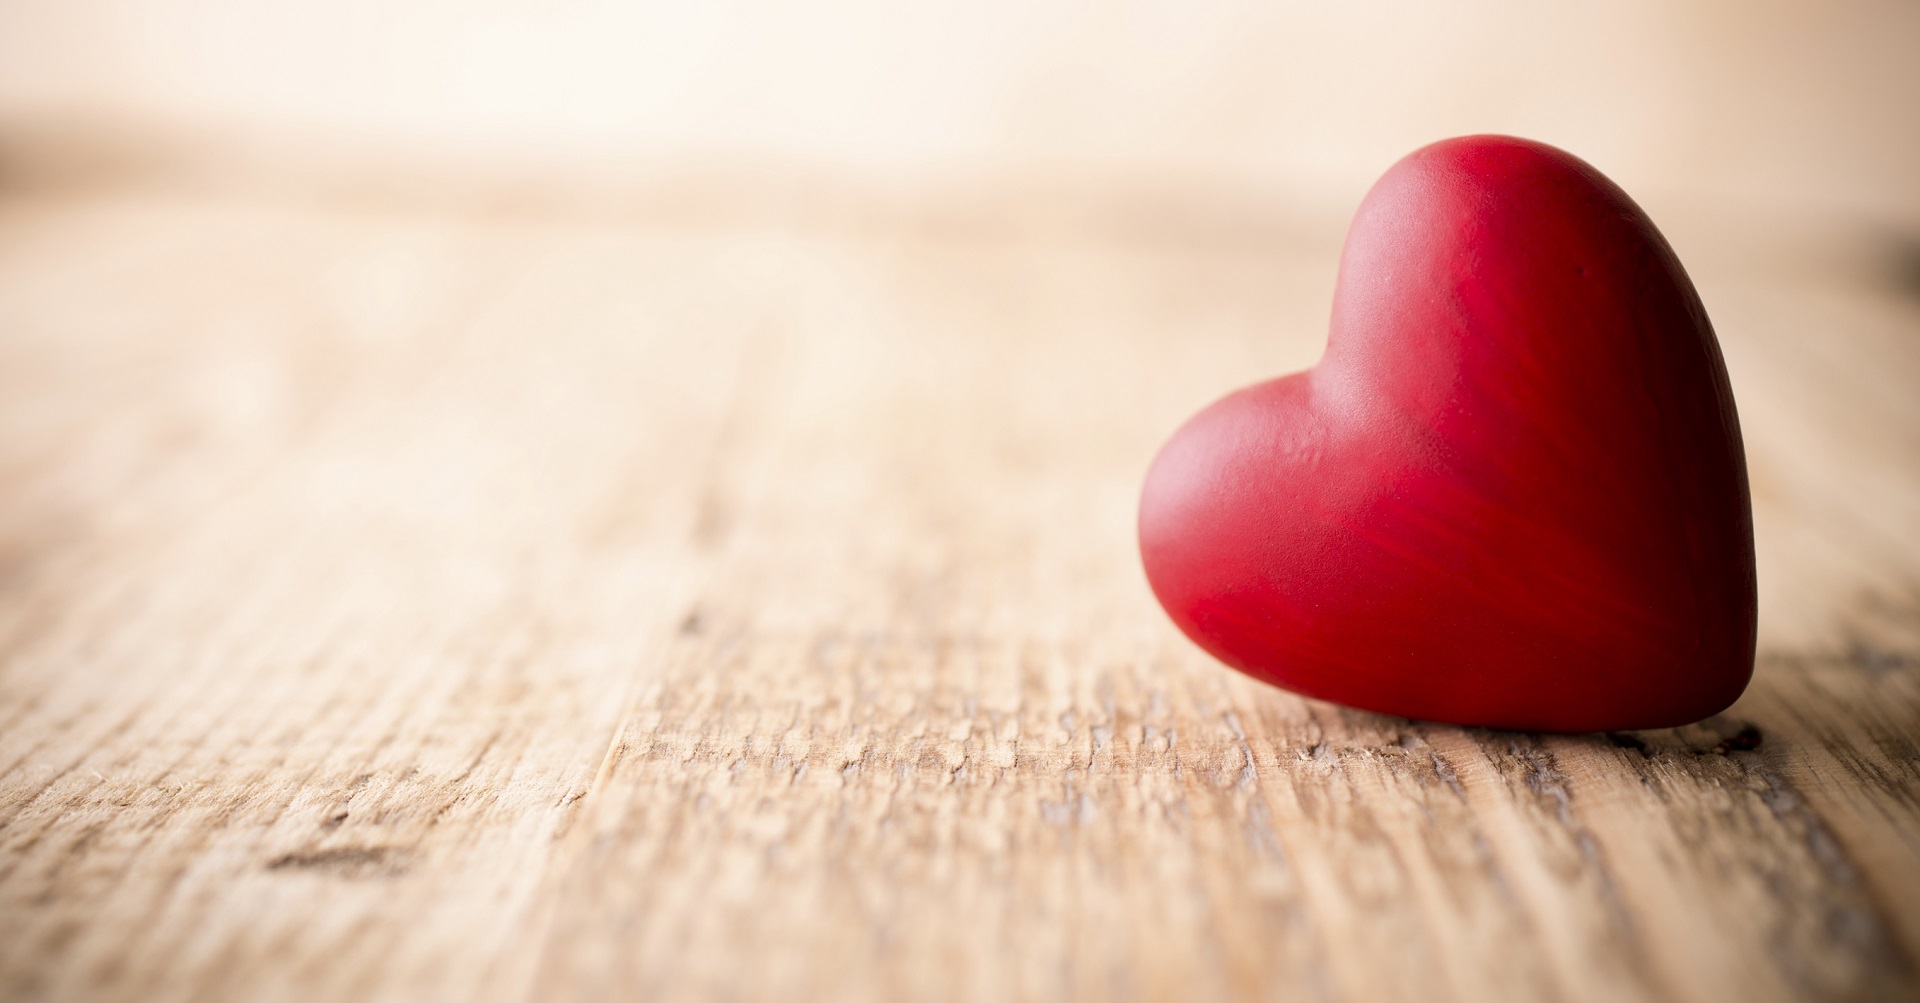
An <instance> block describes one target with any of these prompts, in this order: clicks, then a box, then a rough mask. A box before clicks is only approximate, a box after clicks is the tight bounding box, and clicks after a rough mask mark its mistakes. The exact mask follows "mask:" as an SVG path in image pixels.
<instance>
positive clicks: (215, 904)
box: [0, 164, 1920, 1003]
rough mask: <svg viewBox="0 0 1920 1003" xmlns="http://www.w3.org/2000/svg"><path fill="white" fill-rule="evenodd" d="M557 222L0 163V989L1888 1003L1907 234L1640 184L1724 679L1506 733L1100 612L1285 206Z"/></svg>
mask: <svg viewBox="0 0 1920 1003" xmlns="http://www.w3.org/2000/svg"><path fill="white" fill-rule="evenodd" d="M1602 166H1603V167H1604V166H1605V165H1602ZM1629 187H1631V184H1630V183H1629ZM569 190H570V189H567V188H566V187H565V186H564V185H563V186H549V187H542V186H541V185H540V184H538V183H534V182H528V183H526V184H520V183H517V182H515V183H504V182H503V183H502V184H501V185H498V186H494V187H488V186H487V185H468V186H464V187H463V186H461V185H438V184H435V183H434V182H433V181H431V180H430V179H425V180H423V179H422V178H421V177H415V178H413V179H412V180H408V179H407V178H406V177H396V178H385V177H375V176H372V175H368V176H360V175H355V174H353V173H352V172H350V171H349V172H346V173H344V174H337V175H327V174H325V172H324V171H317V172H316V173H314V174H313V175H312V176H303V177H302V178H301V179H298V180H295V181H288V182H272V183H269V182H258V183H250V182H246V181H245V180H244V179H242V180H232V179H227V180H218V181H217V183H216V181H210V180H208V177H207V176H206V175H204V174H202V173H196V172H195V171H194V170H189V169H183V168H178V167H177V166H175V167H168V166H166V165H164V164H163V165H161V166H153V167H139V166H137V165H136V166H134V167H128V166H126V165H120V166H116V167H111V168H110V169H109V168H102V169H100V170H98V171H83V170H69V169H66V168H64V167H63V168H62V169H60V170H48V171H44V172H39V173H36V171H35V170H34V169H32V168H31V165H28V166H27V167H20V168H19V169H18V170H16V171H14V172H13V173H12V174H10V175H9V180H8V181H7V183H6V186H5V187H4V188H0V997H4V998H5V999H8V1000H40V999H46V1000H56V999H58V1000H94V999H98V1000H141V1001H168V1000H273V999H289V1000H309V999H313V1000H318V999H353V1000H387V999H426V1000H474V999H481V1000H528V999H536V1000H548V999H596V1000H597V999H620V998H630V999H648V1000H655V999H658V1000H676V999H712V1000H789V999H814V998H818V999H835V1000H903V999H927V1000H940V999H967V1000H1014V999H1032V1000H1053V999H1089V1000H1096V999H1097V1000H1156V999H1166V1000H1173V999H1182V1000H1184V999H1275V1000H1278V999H1286V1000H1315V999H1326V1000H1384V999H1392V1000H1468V999H1506V1000H1547V999H1572V1000H1586V999H1592V1000H1634V999H1673V1000H1689V1001H1701V1003H1709V1001H1712V1003H1718V1001H1725V1000H1740V1001H1743V1003H1748V1001H1760V1000H1779V999H1792V998H1805V999H1848V1000H1854V999H1858V1000H1883V999H1895V998H1901V997H1909V998H1911V997H1913V996H1914V995H1915V994H1916V993H1920V279H1917V278H1916V275H1920V264H1917V262H1920V249H1916V248H1914V247H1911V246H1906V245H1903V244H1901V243H1899V242H1897V241H1893V240H1890V239H1886V238H1884V235H1880V234H1874V233H1866V232H1855V231H1853V230H1849V229H1846V228H1845V227H1840V226H1830V225H1827V224H1826V223H1823V222H1822V221H1821V220H1819V219H1809V220H1799V221H1796V220H1793V219H1771V218H1764V217H1756V216H1755V215H1753V214H1750V213H1745V212H1742V211H1734V209H1713V208H1703V207H1700V206H1696V205H1689V204H1672V203H1660V202H1649V203H1648V208H1649V210H1650V211H1651V212H1652V214H1653V215H1654V217H1655V219H1656V220H1657V221H1658V222H1659V223H1660V224H1661V225H1662V226H1663V227H1664V228H1665V229H1666V230H1667V233H1668V235H1669V237H1670V238H1671V239H1672V240H1673V242H1674V243H1675V245H1676V246H1677V248H1678V249H1679V251H1680V254H1681V257H1682V258H1683V260H1685V261H1686V262H1687V263H1688V266H1689V268H1690V269H1691V270H1692V273H1693V275H1694V277H1695V280H1696V281H1697V283H1698V284H1699V287H1700V289H1701V292H1702V294H1703V296H1704V298H1705V300H1706V303H1707V305H1708V308H1709V310H1710V311H1711V312H1712V315H1713V317H1714V319H1715V321H1716V324H1717V326H1718V329H1719V331H1720V335H1721V338H1722V340H1723V343H1724V346H1725V350H1726V355H1727V359H1728V364H1729V367H1730V369H1731V372H1732V377H1733V383H1734V388H1735V391H1736V394H1737V396H1738V401H1739V406H1740V409H1741V417H1742V420H1743V423H1744V426H1745V431H1746V441H1747V448H1748V451H1749V462H1750V464H1751V469H1752V475H1753V489H1754V503H1755V509H1756V517H1757V522H1758V527H1759V531H1758V532H1759V551H1760V562H1761V564H1760V572H1761V586H1762V596H1763V597H1762V605H1763V610H1762V620H1763V626H1762V628H1761V630H1762V637H1761V654H1760V660H1759V666H1758V670H1757V672H1756V675H1755V678H1754V682H1753V685H1752V688H1751V689H1750V690H1749V691H1748V692H1747V694H1746V696H1745V697H1744V698H1743V699H1742V700H1741V701H1740V702H1739V703H1738V704H1736V705H1735V706H1734V707H1733V708H1732V709H1731V710H1729V711H1728V712H1726V713H1725V714H1722V715H1720V716H1718V717H1715V718H1713V719H1711V720H1708V721H1705V722H1703V723H1701V724H1698V725H1695V726H1691V727H1687V728H1681V729H1676V730H1670V731H1652V732H1639V733H1632V734H1611V735H1582V736H1543V735H1534V734H1522V733H1509V732H1497V731H1486V730H1475V729H1464V728H1457V727H1449V726H1439V725H1432V724H1423V723H1419V722H1412V721H1405V720H1400V719H1395V718H1388V717H1382V716H1378V715H1374V714H1367V713H1359V712H1353V711H1347V710H1343V709H1341V708H1338V707H1335V706H1331V705H1328V704H1324V703H1318V702H1314V701H1310V700H1305V699H1301V698H1297V697H1294V696H1291V695H1289V694H1287V693H1284V692H1281V691H1278V690H1275V689H1272V688H1269V687H1266V686H1263V685H1260V684H1257V683H1254V682H1252V681H1250V680H1247V679H1244V678H1241V677H1239V676H1237V675H1235V674H1233V673H1231V672H1229V671H1227V670H1225V669H1223V668H1222V667H1220V666H1219V665H1217V664H1215V663H1213V662H1212V661H1210V660H1209V659H1208V658H1207V657H1205V656H1204V655H1203V654H1201V653H1200V652H1198V651H1197V650H1196V649H1195V648H1193V647H1192V646H1191V645H1190V644H1188V643H1187V642H1186V641H1185V640H1183V639H1182V638H1181V637H1180V636H1179V635H1178V634H1177V632H1176V631H1175V630H1174V629H1173V628H1172V627H1171V626H1170V624H1169V623H1168V622H1167V620H1166V619H1165V617H1164V616H1163V615H1162V614H1161V613H1160V612H1159V610H1158V609H1157V608H1156V606H1155V605H1154V602H1153V600H1152V598H1151V596H1150V595H1149V593H1148V591H1147V589H1146V587H1145V584H1144V581H1143V579H1142V576H1141V573H1140V571H1139V567H1138V563H1137V558H1136V555H1135V550H1134V545H1133V538H1132V527H1133V522H1132V520H1133V516H1134V502H1135V493H1136V491H1137V488H1138V484H1139V480H1140V477H1141V474H1142V472H1143V471H1144V468H1145V465H1146V463H1147V461H1148V459H1149V458H1150V457H1151V455H1152V452H1153V450H1154V449H1155V448H1156V447H1157V446H1158V445H1159V443H1160V442H1161V441H1162V440H1163V438H1164V437H1165V435H1166V434H1167V433H1168V432H1169V431H1170V430H1171V429H1172V428H1173V427H1174V425H1175V424H1176V423H1177V422H1178V421H1179V420H1180V419H1182V418H1183V417H1184V416H1185V415H1187V414H1189V413H1190V412H1192V411H1193V410H1194V409H1196V408H1197V407H1198V406H1200V405H1201V404H1203V403H1205V402H1207V401H1208V400H1210V399H1212V398H1213V397H1215V396H1217V395H1218V394H1219V393H1221V392H1222V391H1224V390H1225V389H1227V388H1230V387H1233V386H1237V385H1240V384H1244V383H1247V382H1251V381H1253V380H1256V379H1260V378H1264V377H1265V376H1268V375H1272V374H1276V373H1279V372H1281V371H1285V370H1288V369H1292V368H1297V367H1300V366H1303V365H1306V364H1309V363H1311V362H1312V361H1313V359H1314V358H1315V357H1316V356H1317V354H1318V351H1319V346H1320V343H1321V340H1322V338H1323V335H1324V323H1325V317H1326V311H1327V302H1328V297H1329V294H1330V291H1331V287H1332V280H1333V266H1334V262H1335V255H1336V254H1337V251H1338V247H1339V241H1340V238H1341V234H1342V232H1343V230H1344V225H1345V217H1346V215H1347V213H1349V212H1350V211H1351V205H1333V206H1322V207H1307V208H1300V207H1293V208H1289V207H1287V206H1286V205H1284V204H1281V203H1278V202H1272V201H1263V200H1262V199H1261V198H1259V197H1257V193H1245V192H1243V193H1233V192H1225V193H1221V192H1213V193H1206V194H1202V193H1198V192H1194V191H1187V190H1182V189H1179V188H1178V187H1172V188H1167V189H1151V188H1143V189H1137V190H1136V189H1124V188H1115V189H1113V190H1106V189H1101V188H1098V187H1097V186H1096V187H1093V188H1088V187H1084V186H1075V185H1070V184H1052V185H1050V184H1047V183H1044V182H1041V181H1008V182H1006V183H1004V184H1001V183H997V182H991V181H983V182H981V183H979V184H976V185H972V186H970V187H965V186H963V187H956V188H954V189H953V190H950V191H944V192H941V193H938V194H937V195H928V196H924V197H911V198H909V197H895V196H892V195H888V194H886V193H878V192H874V191H870V190H865V189H862V188H860V187H858V186H838V187H836V186H835V185H833V184H831V183H826V182H822V183H818V184H811V183H798V182H793V181H792V180H791V179H784V178H781V177H777V176H764V175H755V174H753V173H752V172H745V173H741V174H738V175H733V176H721V177H718V178H706V179H701V178H698V177H694V176H688V177H678V178H676V177H671V176H661V177H655V178H651V179H644V180H641V181H634V182H632V183H630V184H627V185H626V186H624V187H619V188H617V189H615V190H610V191H605V192H601V193H599V194H598V195H596V196H595V197H594V198H593V199H591V200H586V201H581V200H578V199H574V198H570V197H569V196H568V194H567V193H568V191H569ZM1736 208H1737V207H1736Z"/></svg>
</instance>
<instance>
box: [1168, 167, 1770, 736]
mask: <svg viewBox="0 0 1920 1003" xmlns="http://www.w3.org/2000/svg"><path fill="white" fill-rule="evenodd" d="M1140 550H1141V555H1142V557H1143V559H1144V560H1145V563H1146V569H1147V577H1148V579H1149V580H1150V581H1151V582H1152V585H1153V590H1154V593H1155V594H1156V595H1157V596H1159V599H1160V602H1161V605H1163V606H1165V607H1166V610H1167V612H1168V613H1169V614H1171V615H1172V617H1173V619H1174V622H1175V623H1177V624H1178V625H1179V626H1180V629H1181V630H1183V631H1185V632H1186V633H1187V636H1189V637H1191V638H1193V640H1194V641H1196V642H1198V643H1199V644H1200V646H1201V647H1203V648H1205V649H1207V650H1208V651H1209V652H1212V653H1213V654H1214V655H1215V656H1216V657H1218V658H1220V659H1221V660H1222V661H1224V662H1226V663H1227V664H1229V665H1232V666H1233V667H1235V668H1237V669H1240V670H1241V671H1243V672H1246V673H1247V674H1249V675H1252V676H1255V677H1257V678H1259V679H1264V680H1266V681H1268V682H1271V683H1275V684H1277V685H1280V686H1284V687H1286V688H1287V689H1290V690H1294V691H1297V692H1299V693H1303V694H1306V695H1308V696H1313V697H1319V698H1321V699H1325V700H1332V701H1335V702H1337V703H1343V704H1348V705H1350V706H1354V707H1361V708H1365V709H1368V710H1376V711H1384V712H1386V713H1390V714H1398V715H1401V716H1404V717H1412V718H1426V719H1430V720H1435V721H1448V722H1453V723H1457V724H1470V725H1485V726H1490V727H1500V728H1527V729H1542V730H1551V731H1594V730H1603V729H1626V728H1654V727H1666V726H1670V725H1678V724H1684V723H1686V722H1689V721H1695V720H1698V719H1700V718H1702V717H1705V716H1707V715H1709V714H1712V713H1714V712H1716V711H1719V710H1721V709H1723V708H1725V707H1726V706H1727V705H1728V704H1731V703H1732V702H1733V701H1734V699H1735V698H1737V697H1738V696H1739V695H1740V691H1741V690H1742V689H1744V688H1745V687H1746V684H1747V679H1748V677H1749V676H1750V675H1751V674H1752V671H1753V651H1754V629H1755V615H1756V611H1755V591H1754V563H1753V516H1752V510H1751V507H1750V503H1749V501H1748V497H1747V473H1746V461H1745V459H1744V456H1743V454H1742V451H1741V446H1740V425H1739V419H1738V418H1737V417H1736V416H1735V414H1734V408H1733V392H1732V390H1731V388H1730V387H1729V386H1728V383H1727V373H1726V367H1725V365H1724V364H1723V363H1722V362H1721V358H1720V346H1719V343H1718V342H1717V341H1715V339H1714V336H1713V328H1712V326H1711V325H1710V324H1709V323H1708V321H1707V314H1706V310H1705V309H1704V308H1703V307H1702V306H1701V305H1700V298H1699V296H1698V295H1696V294H1695V293H1694V291H1693V285H1692V283H1691V282H1689V281H1688V279H1687V275H1686V272H1685V271H1683V270H1682V269H1681V267H1680V261H1679V259H1678V258H1676V257H1675V256H1674V253H1673V250H1672V249H1671V248H1669V247H1668V246H1667V243H1666V241H1665V240H1664V239H1663V238H1662V237H1661V236H1660V233H1659V231H1657V230H1655V229H1654V227H1653V223H1652V222H1651V221H1649V220H1648V219H1647V217H1646V215H1645V214H1644V213H1642V212H1641V211H1640V208H1639V207H1638V206H1636V205H1634V204H1633V201H1632V200H1631V199H1629V198H1627V195H1626V193H1625V192H1622V191H1621V190H1620V189H1619V188H1618V187H1616V186H1615V185H1614V184H1613V183H1612V182H1610V181H1608V180H1607V179H1606V178H1605V177H1604V176H1602V175H1601V174H1600V172H1598V171H1596V170H1594V169H1593V168H1592V167H1590V166H1588V165H1587V164H1586V163H1584V162H1583V161H1581V160H1579V159H1578V158H1575V157H1573V156H1572V155H1570V154H1567V153H1565V152H1562V151H1560V150H1556V149H1554V148H1553V147H1550V146H1546V145H1543V144H1540V143H1534V142H1529V141H1527V140H1522V139H1513V138H1509V137H1504V136H1469V137H1465V138H1461V139H1450V140H1446V141H1444V142H1440V143H1435V144H1434V145H1432V146H1429V147H1426V148H1425V149H1422V150H1419V151H1416V152H1415V153H1413V154H1412V155H1410V156H1408V157H1407V158H1406V159H1404V160H1402V161H1400V162H1399V163H1398V164H1396V165H1394V167H1393V168H1392V169H1391V170H1389V171H1388V172H1387V173H1386V176H1385V177H1382V178H1381V179H1380V181H1379V182H1378V183H1376V184H1375V185H1374V186H1373V190H1372V191H1371V192H1370V193H1368V195H1367V198H1366V201H1364V202H1363V203H1362V204H1361V206H1360V212H1359V214H1358V215H1357V216H1356V217H1355V218H1354V221H1353V226H1352V228H1351V229H1350V230H1349V231H1348V233H1347V243H1346V249H1345V250H1344V251H1343V252H1342V255H1341V261H1340V278H1339V281H1338V283H1337V285H1336V287H1335V289H1334V296H1333V324H1332V329H1331V333H1330V334H1329V336H1328V339H1327V350H1326V354H1325V356H1324V357H1323V358H1322V359H1321V361H1320V362H1319V364H1318V365H1316V366H1314V367H1313V368H1312V369H1309V370H1307V371H1306V372H1303V373H1295V374H1293V375H1291V376H1284V377H1281V378H1279V379H1276V380H1272V381H1269V382H1266V383H1262V384H1259V385H1257V386H1253V387H1249V388H1247V389H1245V390H1242V391H1240V392H1238V393H1235V394H1232V395H1230V396H1228V397H1226V398H1225V399H1223V400H1220V401H1218V402H1217V403H1215V404H1213V405H1212V406H1211V407H1208V408H1207V409H1206V410H1204V411H1202V412H1200V414H1199V415H1197V416H1195V417H1194V418H1193V419H1192V420H1191V421H1189V422H1187V424H1186V425H1185V426H1184V427H1182V428H1181V429H1180V431H1179V432H1177V433H1176V434H1175V435H1174V437H1173V439H1172V441H1170V442H1168V443H1167V445H1166V447H1165V448H1164V449H1162V450H1161V452H1160V455H1159V457H1158V458H1157V459H1156V460H1155V461H1154V464H1153V468H1152V470H1151V471H1150V472H1149V473H1148V474H1147V484H1146V490H1145V493H1144V495H1143V496H1142V498H1141V502H1140Z"/></svg>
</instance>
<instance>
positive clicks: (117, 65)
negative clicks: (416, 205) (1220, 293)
mask: <svg viewBox="0 0 1920 1003" xmlns="http://www.w3.org/2000/svg"><path fill="white" fill-rule="evenodd" d="M1916 100H1920V10H1916V8H1915V6H1914V5H1913V4H1911V3H1904V2H1898V0H1886V2H1839V3H1777V2H1766V3H1735V2H1726V0H1712V2H1697V3H1661V2H1646V0H1632V2H1627V3H1610V4H1593V5H1586V6H1584V7H1583V8H1574V7H1572V6H1569V5H1557V4H1556V5H1545V4H1501V3H1487V2H1466V3H1446V4H1383V3H1371V2H1366V3H1338V4H1335V3H1310V4H1309V3H1293V4H1271V3H1139V2H1127V3H1115V4H1084V3H1059V2H1038V3H1035V2H1012V3H1007V2H988V3H976V4H941V5H920V4H893V3H847V4H833V5H819V4H780V3H751V2H736V3H716V4H680V3H605V2H591V0H573V2H564V3H556V4H547V3H517V2H502V0H479V2H465V3H461V2H433V0H407V2H400V3H395V2H391V0H388V2H380V0H347V2H342V3H331V4H325V5H313V4H289V3H256V2H246V0H227V2H220V0H174V2H133V0H72V2H62V3H31V2H22V0H8V2H7V3H5V4H0V123H4V127H5V128H6V129H7V135H9V136H10V137H13V138H14V141H15V142H19V141H20V138H19V137H25V136H32V135H39V134H42V133H54V134H60V133H66V132H69V131H71V132H83V133H84V132H89V131H112V130H120V129H125V130H135V131H137V132H138V133H139V134H141V135H143V136H148V137H149V138H154V137H161V138H173V139H182V138H192V139H196V140H200V141H209V140H220V141H227V142H234V143H262V142H284V143H297V144H303V149H306V150H307V151H308V155H309V156H311V155H312V150H313V149H314V148H321V149H324V151H325V152H326V153H327V154H329V155H340V156H359V155H363V154H364V155H372V154H374V153H376V152H378V153H381V154H387V155H392V154H412V155H430V156H434V157H441V158H449V157H458V158H461V159H462V160H465V161H469V162H471V163H477V164H482V165H487V166H490V167H496V168H498V169H502V170H506V169H512V168H515V167H520V168H524V167H526V166H528V165H538V166H549V165H561V164H563V165H567V166H569V167H571V168H574V169H583V168H588V167H591V168H593V169H595V170H602V171H625V170H630V169H634V168H638V167H645V166H657V165H660V164H662V163H678V162H713V161H727V162H744V163H751V164H770V165H781V166H788V167H792V168H794V169H797V170H802V171H806V172H809V173H813V172H818V171H831V172H837V173H842V174H844V175H846V176H847V177H850V178H854V179H858V180H859V181H860V182H862V183H885V184H892V185H907V186H915V185H920V184H925V183H928V182H931V181H934V180H936V179H948V178H953V177H956V176H957V177H962V178H967V177H976V176H981V175H1004V174H1008V173H1013V172H1022V171H1033V172H1044V173H1047V174H1049V175H1060V174H1066V175H1070V176H1076V177H1077V176H1079V175H1083V174H1084V175H1096V176H1103V177H1111V176H1121V177H1131V178H1140V177H1146V178H1167V177H1173V178H1178V179H1181V180H1182V181H1185V182H1188V183H1193V184H1225V185H1231V186H1236V187H1241V188H1254V189H1258V190H1261V191H1266V192H1272V193H1278V194H1280V195H1283V196H1285V197H1288V198H1294V199H1300V200H1312V201H1320V200H1327V201H1331V202H1333V203H1335V204H1337V205H1339V206H1346V205H1348V204H1350V203H1351V202H1352V201H1353V200H1354V198H1355V197H1356V196H1357V193H1358V192H1359V191H1361V190H1364V187H1365V185H1366V184H1367V183H1368V182H1369V181H1370V180H1371V179H1372V178H1373V177H1374V176H1376V175H1377V174H1378V172H1379V171H1380V170H1381V169H1382V168H1383V167H1384V165H1386V164H1388V163H1391V162H1392V161H1393V160H1394V159H1395V158H1397V157H1398V156H1400V155H1401V154H1402V153H1404V152H1406V151H1407V150H1409V149H1412V148H1413V147H1415V146H1418V145H1420V144H1422V143H1425V142H1428V141H1430V140H1432V139H1435V138H1439V137H1442V136H1447V135H1452V134H1460V133H1467V132H1487V131H1494V132H1511V133H1516V134H1521V135H1527V136H1531V137H1535V138H1539V139H1543V140H1546V141H1548V142H1551V143H1555V144H1558V145H1561V146H1564V147H1566V148H1568V149H1571V150H1574V151H1577V152H1578V153H1580V154H1581V155H1582V156H1584V157H1586V158H1588V159H1590V160H1592V161H1593V162H1595V163H1596V164H1599V165H1602V166H1603V168H1604V169H1605V170H1607V171H1609V172H1611V173H1612V174H1613V175H1614V176H1615V177H1616V178H1618V179H1619V180H1620V181H1621V182H1622V183H1623V184H1625V185H1626V187H1627V188H1628V189H1629V190H1630V191H1633V192H1635V193H1644V194H1645V195H1646V196H1648V197H1651V198H1655V199H1659V200H1665V199H1677V198H1681V197H1685V198H1690V199H1707V200H1712V201H1715V202H1733V203H1736V204H1753V203H1757V204H1767V205H1776V204H1777V205H1780V206H1782V207H1787V208H1792V209H1802V208H1804V209H1808V210H1810V211H1811V210H1818V211H1822V212H1835V213H1845V214H1848V215H1849V216H1850V217H1852V218H1857V219H1860V220H1861V221H1863V222H1879V223H1887V224H1890V225H1901V226H1906V227H1914V226H1920V129H1917V128H1916V127H1915V126H1914V124H1913V117H1914V108H1915V101H1916Z"/></svg>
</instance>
